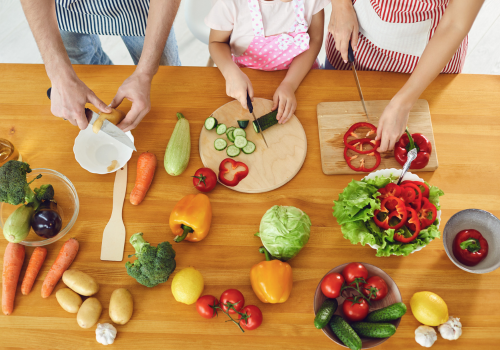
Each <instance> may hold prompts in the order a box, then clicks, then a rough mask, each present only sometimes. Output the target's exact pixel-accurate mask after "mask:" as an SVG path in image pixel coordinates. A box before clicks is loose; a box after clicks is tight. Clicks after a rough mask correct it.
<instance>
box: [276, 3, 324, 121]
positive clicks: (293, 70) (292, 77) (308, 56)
mask: <svg viewBox="0 0 500 350" xmlns="http://www.w3.org/2000/svg"><path fill="white" fill-rule="evenodd" d="M324 21H325V11H324V10H321V11H319V12H318V13H316V14H315V15H313V17H312V21H311V25H310V26H309V30H308V31H307V32H308V33H309V37H310V39H309V50H307V51H304V52H303V53H301V54H300V55H298V56H297V57H295V58H294V59H293V61H292V64H290V68H289V69H288V72H287V73H286V76H285V79H283V81H282V82H281V84H280V86H279V87H278V89H276V92H275V93H274V97H273V102H274V104H273V110H275V109H276V108H278V115H277V116H276V118H277V119H278V122H279V123H280V124H284V123H286V122H287V121H288V119H290V118H291V117H292V116H293V113H294V112H295V109H296V108H297V100H296V98H295V91H296V90H297V88H298V87H299V85H300V83H301V82H302V80H303V79H304V78H305V76H306V75H307V73H309V71H310V70H311V67H312V65H313V63H314V61H315V60H316V58H317V57H318V53H319V51H320V50H321V45H322V44H323V30H324Z"/></svg>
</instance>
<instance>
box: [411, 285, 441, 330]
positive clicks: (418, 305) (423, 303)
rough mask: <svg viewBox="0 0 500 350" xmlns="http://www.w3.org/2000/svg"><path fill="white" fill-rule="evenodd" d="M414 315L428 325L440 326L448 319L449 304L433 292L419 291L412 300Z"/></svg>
mask: <svg viewBox="0 0 500 350" xmlns="http://www.w3.org/2000/svg"><path fill="white" fill-rule="evenodd" d="M410 307H411V312H413V316H415V318H416V319H417V320H418V321H419V322H420V323H423V324H425V325H426V326H439V325H440V324H443V323H445V322H446V321H448V306H447V305H446V303H445V302H444V300H443V298H441V297H440V296H439V295H437V294H435V293H432V292H418V293H415V294H413V296H412V297H411V300H410Z"/></svg>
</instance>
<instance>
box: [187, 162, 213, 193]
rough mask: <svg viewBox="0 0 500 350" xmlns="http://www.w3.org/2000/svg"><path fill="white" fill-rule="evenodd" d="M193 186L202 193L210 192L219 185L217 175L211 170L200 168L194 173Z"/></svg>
mask: <svg viewBox="0 0 500 350" xmlns="http://www.w3.org/2000/svg"><path fill="white" fill-rule="evenodd" d="M193 185H194V187H196V189H197V190H198V191H200V192H210V191H212V190H213V189H214V187H215V185H217V175H215V173H214V171H213V170H212V169H210V168H200V169H198V170H196V172H195V173H194V176H193Z"/></svg>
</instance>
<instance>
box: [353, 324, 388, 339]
mask: <svg viewBox="0 0 500 350" xmlns="http://www.w3.org/2000/svg"><path fill="white" fill-rule="evenodd" d="M351 327H352V329H354V331H355V332H356V333H357V334H358V335H360V336H362V337H368V338H389V337H390V336H392V335H394V333H396V327H395V326H394V325H393V324H391V323H370V322H354V323H351Z"/></svg>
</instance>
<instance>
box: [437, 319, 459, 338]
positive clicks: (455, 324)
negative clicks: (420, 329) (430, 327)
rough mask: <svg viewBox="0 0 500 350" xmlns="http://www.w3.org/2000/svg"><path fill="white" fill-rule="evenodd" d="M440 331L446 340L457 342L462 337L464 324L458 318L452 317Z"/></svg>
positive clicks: (440, 327) (439, 328)
mask: <svg viewBox="0 0 500 350" xmlns="http://www.w3.org/2000/svg"><path fill="white" fill-rule="evenodd" d="M438 330H439V333H440V334H441V336H442V337H443V338H444V339H448V340H457V339H458V338H460V336H461V335H462V324H461V323H460V319H459V318H458V317H453V316H450V318H449V319H448V321H446V322H445V323H443V324H442V325H441V326H439V327H438Z"/></svg>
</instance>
